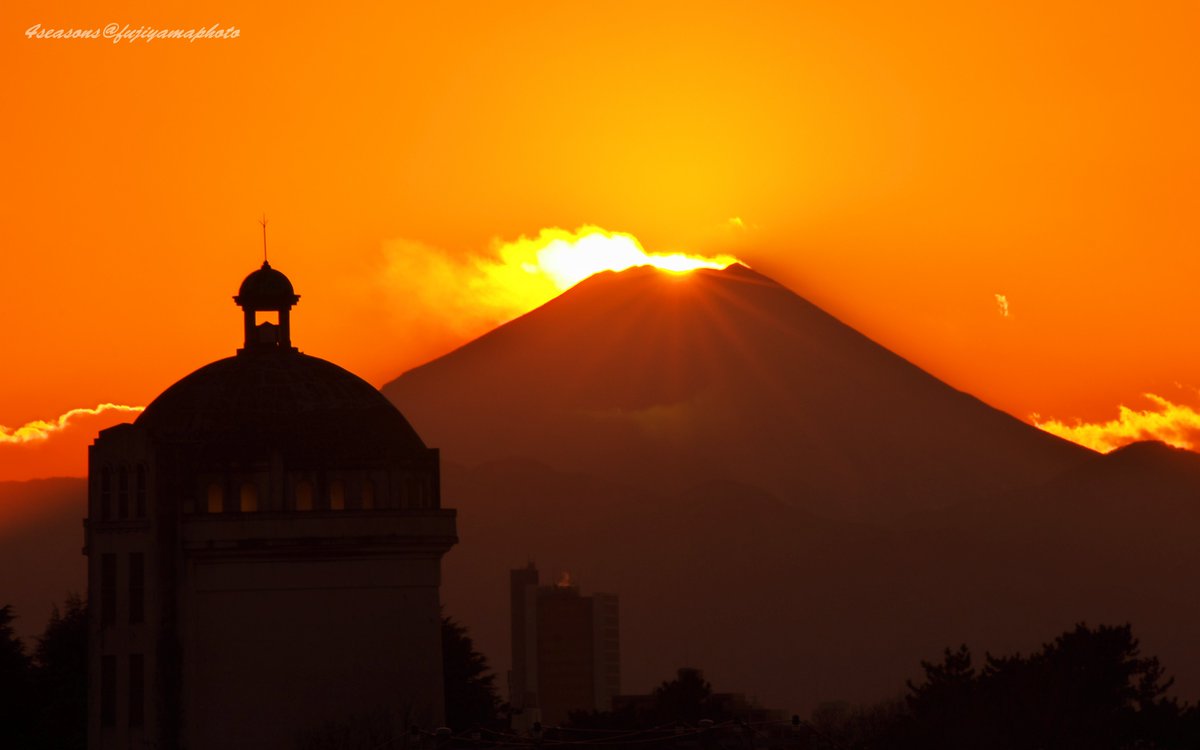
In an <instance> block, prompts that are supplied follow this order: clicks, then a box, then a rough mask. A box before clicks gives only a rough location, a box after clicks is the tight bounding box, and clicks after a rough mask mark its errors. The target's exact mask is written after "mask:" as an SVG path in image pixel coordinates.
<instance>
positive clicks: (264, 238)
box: [258, 214, 267, 264]
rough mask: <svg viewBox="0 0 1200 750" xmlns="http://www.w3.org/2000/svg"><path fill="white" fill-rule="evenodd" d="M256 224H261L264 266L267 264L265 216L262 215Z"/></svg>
mask: <svg viewBox="0 0 1200 750" xmlns="http://www.w3.org/2000/svg"><path fill="white" fill-rule="evenodd" d="M258 223H259V224H262V228H263V263H264V264H265V263H266V262H267V215H266V214H263V215H262V218H261V219H259V220H258Z"/></svg>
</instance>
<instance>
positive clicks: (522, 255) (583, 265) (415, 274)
mask: <svg viewBox="0 0 1200 750" xmlns="http://www.w3.org/2000/svg"><path fill="white" fill-rule="evenodd" d="M384 259H385V267H384V268H383V269H382V273H380V275H379V276H378V283H379V287H378V292H379V295H380V299H382V300H385V301H384V302H383V303H382V305H383V309H385V310H386V311H387V312H388V314H389V317H390V318H391V324H392V326H393V330H394V332H395V333H394V335H395V336H396V339H397V340H398V341H402V342H403V344H404V346H405V347H406V349H407V350H408V351H409V352H411V353H413V354H414V355H421V356H420V357H414V358H415V359H432V358H433V357H435V356H438V355H440V354H443V353H444V352H445V351H446V344H447V343H448V342H449V343H451V344H453V345H454V346H458V345H461V344H464V343H466V342H467V341H469V340H470V339H472V338H474V337H476V336H481V335H483V334H484V333H487V332H488V331H489V330H491V329H492V328H495V327H496V326H498V325H500V324H502V323H506V322H508V321H509V320H512V319H513V318H516V317H518V316H520V315H523V314H525V313H527V312H529V311H531V310H533V309H535V308H537V307H540V306H541V305H544V304H545V303H547V302H549V301H550V300H552V299H554V298H555V297H557V296H558V295H560V294H562V293H563V292H565V291H566V290H568V289H570V288H571V287H573V286H575V285H576V284H578V283H579V282H580V281H583V280H584V279H586V278H587V277H589V276H592V275H593V274H597V273H601V272H603V271H624V270H626V269H629V268H634V267H637V266H653V267H655V268H658V269H661V270H663V271H667V272H670V273H676V274H681V275H682V274H686V273H688V272H690V271H695V270H698V269H723V268H726V267H727V266H730V265H732V264H734V263H740V262H742V261H740V260H739V259H738V258H735V257H733V256H730V255H718V256H715V257H706V256H703V255H697V254H692V253H685V252H649V251H647V250H646V249H645V248H644V247H643V246H642V243H641V242H640V241H639V240H638V239H637V238H636V237H634V236H633V235H632V234H628V233H626V232H613V231H609V230H607V229H603V228H601V227H598V226H594V225H585V226H582V227H579V228H578V229H576V230H574V231H571V230H568V229H560V228H558V227H550V228H545V229H541V230H539V231H538V232H537V234H535V235H532V236H525V235H522V236H520V237H518V238H516V239H514V240H505V239H501V238H497V239H494V240H493V241H492V243H491V246H490V247H488V248H486V249H483V250H482V251H480V252H475V253H470V254H463V253H461V252H453V251H449V250H446V249H443V248H439V247H434V246H432V245H427V244H425V243H422V242H418V241H415V240H410V239H397V240H393V241H391V242H389V243H387V244H386V246H385V247H384ZM385 364H387V365H388V366H390V367H394V366H395V363H394V362H388V363H384V362H381V363H380V366H381V367H382V366H384V365H385ZM415 364H419V362H414V365H415Z"/></svg>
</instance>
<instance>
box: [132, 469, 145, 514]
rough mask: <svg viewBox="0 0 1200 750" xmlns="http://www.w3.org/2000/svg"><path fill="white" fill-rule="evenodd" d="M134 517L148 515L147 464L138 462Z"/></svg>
mask: <svg viewBox="0 0 1200 750" xmlns="http://www.w3.org/2000/svg"><path fill="white" fill-rule="evenodd" d="M133 497H134V500H133V517H134V518H145V517H146V465H145V464H138V466H137V482H136V484H135V485H134V496H133Z"/></svg>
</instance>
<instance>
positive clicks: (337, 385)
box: [135, 272, 428, 468]
mask: <svg viewBox="0 0 1200 750" xmlns="http://www.w3.org/2000/svg"><path fill="white" fill-rule="evenodd" d="M255 273H259V272H255ZM275 273H278V272H275ZM253 275H254V274H251V276H252V277H253ZM279 275H280V276H282V274H279ZM285 280H286V279H285ZM247 281H249V279H247ZM289 286H290V285H289ZM243 289H245V285H243ZM135 424H137V425H138V426H140V427H143V428H145V429H146V430H147V431H148V432H150V433H151V434H152V435H153V436H154V437H155V438H158V439H165V440H169V441H171V442H180V443H190V444H195V445H197V447H198V448H199V449H200V451H201V452H202V455H201V456H200V457H201V458H202V460H229V461H246V460H251V461H256V460H265V459H268V458H270V457H271V456H272V455H273V454H275V453H276V452H278V453H279V455H280V456H281V457H282V458H283V459H284V460H285V461H286V462H288V463H289V465H309V466H312V467H313V468H320V467H338V468H351V467H353V466H356V465H364V464H378V463H380V462H390V461H393V460H404V459H408V458H414V457H417V456H418V455H420V456H424V455H425V454H426V453H427V451H428V449H427V448H426V447H425V444H424V443H423V442H422V441H421V438H420V437H419V436H418V435H417V433H416V431H415V430H413V428H412V427H411V426H410V425H409V423H408V420H406V419H405V418H404V416H403V415H402V414H401V413H400V412H399V411H398V410H397V409H396V407H395V406H393V405H392V404H391V402H390V401H388V400H387V399H386V398H385V397H384V396H383V394H382V393H380V392H379V391H378V390H376V389H375V388H374V387H373V386H372V385H371V384H370V383H368V382H366V381H365V380H363V379H361V378H359V377H358V376H357V375H354V374H353V373H350V372H348V371H346V370H344V369H342V368H341V367H338V366H337V365H335V364H333V363H332V362H327V361H325V360H323V359H318V358H317V357H310V356H308V355H305V354H301V353H299V352H297V351H295V350H292V349H273V350H267V351H263V352H257V353H253V354H250V353H245V352H243V353H242V354H239V355H238V356H235V357H228V358H226V359H222V360H218V361H216V362H213V363H212V364H209V365H206V366H204V367H201V368H200V369H199V370H196V371H195V372H193V373H192V374H191V375H188V376H187V377H185V378H183V379H182V380H180V381H179V382H177V383H175V384H174V385H172V386H171V387H170V388H168V389H167V390H165V391H163V393H162V394H161V395H159V397H158V398H156V399H154V401H152V402H151V403H150V405H149V406H147V407H146V410H145V411H144V412H142V414H141V415H140V416H139V417H138V418H137V421H136V422H135Z"/></svg>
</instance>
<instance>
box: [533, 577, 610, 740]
mask: <svg viewBox="0 0 1200 750" xmlns="http://www.w3.org/2000/svg"><path fill="white" fill-rule="evenodd" d="M509 582H510V595H511V598H510V605H511V615H512V671H511V672H510V673H509V705H510V706H511V707H512V708H513V710H514V724H515V725H516V726H518V727H528V726H531V725H532V724H533V723H534V722H535V721H541V722H543V723H545V724H557V723H560V722H562V721H565V720H566V719H567V716H568V714H569V713H570V712H571V711H592V710H596V711H608V710H610V709H611V703H612V697H613V696H614V695H616V694H618V693H619V692H620V689H621V646H620V617H619V606H618V600H617V595H616V594H600V593H597V594H592V595H591V596H582V595H581V594H580V591H579V587H578V586H577V585H575V584H574V583H572V581H571V579H570V576H569V575H567V574H565V573H564V574H563V576H562V577H561V578H560V579H559V580H558V581H557V582H556V583H555V584H553V585H550V586H539V585H538V571H537V568H536V567H535V566H534V564H533V563H530V564H529V565H527V566H526V567H524V568H520V569H517V570H513V571H511V572H510V575H509Z"/></svg>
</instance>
